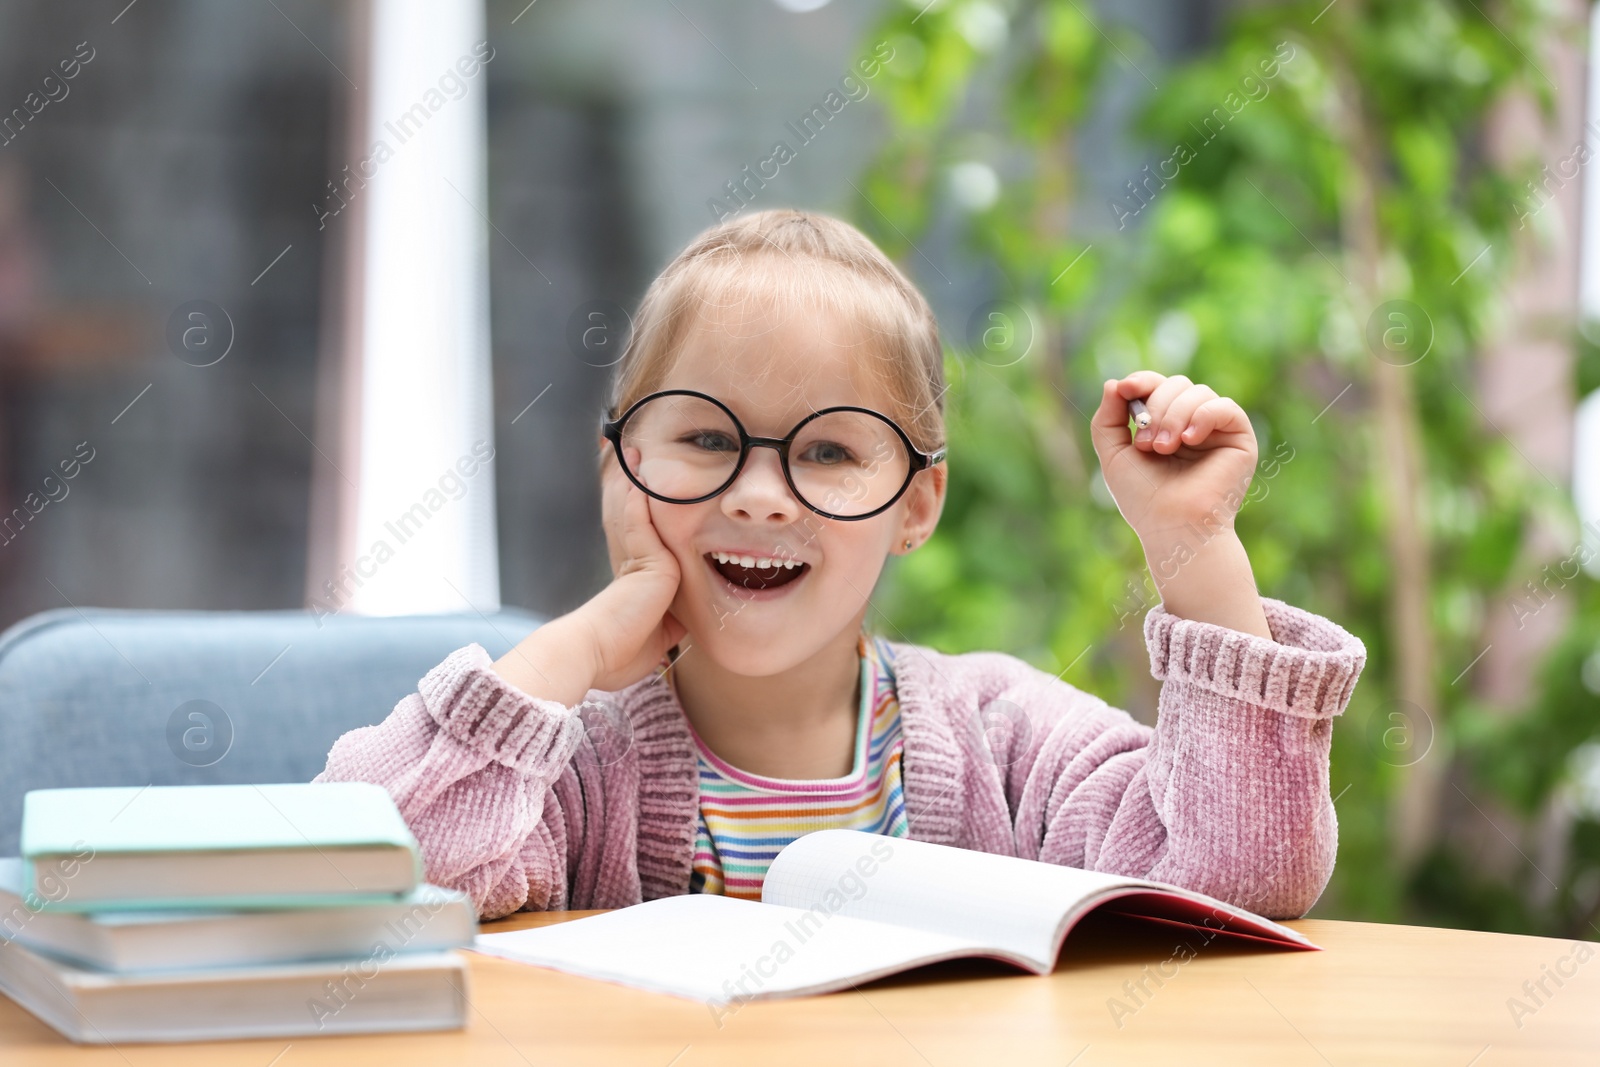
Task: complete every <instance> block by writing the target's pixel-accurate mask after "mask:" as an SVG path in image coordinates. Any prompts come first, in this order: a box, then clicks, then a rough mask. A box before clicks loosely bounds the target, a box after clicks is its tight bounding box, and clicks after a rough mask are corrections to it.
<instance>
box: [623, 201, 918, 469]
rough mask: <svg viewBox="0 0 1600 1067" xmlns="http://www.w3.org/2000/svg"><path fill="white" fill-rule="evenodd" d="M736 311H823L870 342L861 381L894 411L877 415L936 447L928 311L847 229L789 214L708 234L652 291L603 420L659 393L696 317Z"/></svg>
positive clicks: (896, 272)
mask: <svg viewBox="0 0 1600 1067" xmlns="http://www.w3.org/2000/svg"><path fill="white" fill-rule="evenodd" d="M744 299H753V300H754V301H756V302H760V303H764V304H765V305H767V306H778V305H780V304H784V303H788V304H793V305H799V306H800V307H802V308H805V309H807V310H824V309H825V310H828V311H832V312H835V313H838V314H841V315H842V316H843V317H844V318H845V320H846V321H848V322H850V323H852V324H853V325H856V326H858V327H860V328H862V329H863V331H864V332H866V333H867V334H868V335H870V336H871V337H873V338H874V339H875V341H876V344H873V345H869V346H867V347H868V349H869V352H868V355H869V357H871V358H868V359H866V360H864V364H865V369H866V370H867V371H868V372H869V373H872V374H874V375H876V377H877V378H878V380H879V381H881V382H882V383H883V384H884V385H885V386H886V387H887V392H888V394H889V396H890V397H891V398H892V400H893V405H892V406H893V410H891V411H889V412H886V414H888V415H890V416H891V417H892V418H894V420H895V421H896V422H898V423H899V424H900V426H901V428H902V429H904V430H905V432H906V434H907V436H909V437H910V438H911V441H912V443H913V444H915V445H916V446H917V447H918V448H920V449H922V450H924V451H932V450H934V449H936V448H938V447H940V446H942V445H943V444H944V443H945V441H944V393H945V384H944V351H943V349H942V347H941V346H940V343H939V325H938V323H937V322H936V321H935V319H934V317H933V311H932V309H931V308H930V307H929V306H928V302H927V300H926V299H924V298H923V296H922V294H921V293H920V292H918V291H917V288H916V286H914V285H912V284H911V282H910V281H909V280H908V279H907V278H906V276H905V275H904V274H903V273H901V271H900V269H899V268H898V267H896V266H895V265H894V263H893V262H892V261H890V259H889V257H888V256H885V255H884V254H883V252H882V251H881V250H880V249H879V248H878V246H877V245H875V244H873V243H872V241H871V240H870V239H869V238H868V237H867V236H866V235H865V234H863V233H862V232H861V231H860V230H858V229H856V228H855V227H854V226H851V225H850V224H849V223H847V222H843V221H841V220H839V219H836V218H833V217H831V216H828V215H819V214H814V213H811V212H804V211H795V210H792V209H788V208H783V209H775V210H769V211H761V212H757V213H755V214H752V215H748V216H745V217H742V218H737V219H733V220H730V221H728V222H725V223H722V224H720V225H717V226H713V227H711V228H710V229H708V230H705V231H704V232H702V233H701V234H700V235H699V236H698V237H696V238H695V239H694V240H693V241H691V242H689V245H688V247H687V248H685V249H684V250H683V251H682V252H680V253H678V256H677V258H675V259H674V260H673V261H672V262H671V263H669V264H667V267H666V269H665V270H663V271H662V272H661V274H660V275H659V276H657V277H656V279H655V281H653V282H651V283H650V288H649V289H647V290H646V291H645V294H644V299H643V300H642V301H640V304H639V312H638V314H637V315H636V316H635V318H634V323H633V336H632V337H631V338H630V339H629V342H628V347H627V349H626V350H625V351H624V353H623V356H622V359H621V360H619V361H618V363H617V369H616V372H615V374H614V376H613V377H612V380H611V393H610V398H609V404H610V414H611V416H612V417H616V416H618V415H620V414H622V413H623V412H624V411H626V410H627V409H628V408H629V407H630V406H631V405H632V404H634V403H635V402H637V401H638V400H640V399H641V398H643V397H644V396H646V395H648V394H649V393H651V392H653V391H655V390H656V389H659V388H660V387H661V383H662V382H663V381H664V380H665V379H666V376H667V373H668V371H669V370H670V369H671V366H672V361H673V359H674V357H675V356H676V355H677V353H678V350H679V347H680V345H681V343H682V341H683V338H684V336H685V335H686V334H687V333H688V328H689V326H690V325H691V324H692V323H693V322H694V320H695V318H696V317H697V316H698V315H699V314H700V313H701V312H702V311H703V310H704V309H706V308H707V307H716V308H726V307H729V306H732V305H733V304H736V303H738V302H739V301H741V300H744Z"/></svg>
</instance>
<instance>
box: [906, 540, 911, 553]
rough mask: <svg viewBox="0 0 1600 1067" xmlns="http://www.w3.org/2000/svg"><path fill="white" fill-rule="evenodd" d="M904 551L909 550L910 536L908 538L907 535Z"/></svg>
mask: <svg viewBox="0 0 1600 1067" xmlns="http://www.w3.org/2000/svg"><path fill="white" fill-rule="evenodd" d="M906 551H907V552H910V551H911V538H909V537H908V538H906Z"/></svg>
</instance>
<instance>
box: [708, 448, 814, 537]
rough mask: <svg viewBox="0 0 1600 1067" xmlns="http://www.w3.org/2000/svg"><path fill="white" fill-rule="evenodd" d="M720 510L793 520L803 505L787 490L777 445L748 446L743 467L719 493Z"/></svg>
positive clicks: (744, 516)
mask: <svg viewBox="0 0 1600 1067" xmlns="http://www.w3.org/2000/svg"><path fill="white" fill-rule="evenodd" d="M720 499H721V501H722V511H723V514H725V515H728V516H730V517H733V518H741V519H755V520H756V521H758V522H759V521H763V520H769V521H773V522H784V523H789V522H794V521H796V520H797V519H798V518H799V517H800V512H801V510H802V505H801V504H800V502H799V501H798V500H796V499H795V498H794V494H793V493H791V492H790V491H789V483H788V482H787V481H785V480H784V477H783V463H782V461H781V460H780V459H779V458H778V452H777V449H774V448H765V447H760V446H757V447H755V448H752V449H751V450H750V455H749V457H748V458H746V459H745V461H744V469H743V470H741V471H740V472H739V476H738V477H737V478H735V479H734V480H733V484H732V485H730V486H728V488H727V490H726V491H725V492H724V493H723V494H722V496H721V498H720Z"/></svg>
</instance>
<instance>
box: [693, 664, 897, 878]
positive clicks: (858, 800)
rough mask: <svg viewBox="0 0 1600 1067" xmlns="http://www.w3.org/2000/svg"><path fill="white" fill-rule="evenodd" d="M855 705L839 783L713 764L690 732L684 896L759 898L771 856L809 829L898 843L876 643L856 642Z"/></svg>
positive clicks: (889, 696)
mask: <svg viewBox="0 0 1600 1067" xmlns="http://www.w3.org/2000/svg"><path fill="white" fill-rule="evenodd" d="M857 650H858V652H859V654H860V656H861V688H860V693H861V701H860V710H859V712H858V713H857V715H856V744H855V759H854V761H853V763H852V764H851V770H850V773H849V774H847V775H845V776H844V777H843V778H768V777H766V776H765V775H760V774H751V773H750V772H748V771H741V770H740V769H739V768H737V767H735V766H733V765H732V764H729V763H727V762H725V761H723V760H721V759H719V758H718V757H717V756H716V754H715V753H713V752H712V751H711V750H710V749H708V748H707V747H706V746H705V743H704V742H702V741H701V740H700V736H699V734H695V733H694V730H693V727H691V728H690V733H691V734H692V735H693V737H694V743H695V749H696V753H697V757H696V762H697V764H698V766H699V770H700V816H699V822H698V827H697V830H696V833H695V846H694V869H693V872H692V874H691V875H690V878H689V892H691V893H720V894H723V895H725V896H730V897H743V898H746V899H749V900H760V899H761V883H762V880H763V879H765V877H766V874H767V867H768V865H769V864H771V863H772V860H773V857H775V856H776V855H777V854H778V852H779V851H780V850H781V849H782V848H783V847H784V846H785V845H787V844H788V843H789V842H791V841H793V840H794V839H795V838H797V837H799V836H801V835H802V834H808V833H811V832H813V831H815V830H831V829H847V830H866V831H869V832H871V833H875V834H886V835H888V836H890V837H905V836H907V833H908V831H909V827H908V824H907V822H906V807H905V794H904V792H903V790H902V788H901V782H900V764H901V751H902V747H903V746H902V743H901V737H900V704H899V702H898V701H897V700H896V698H895V685H894V667H893V663H894V660H893V654H892V652H891V651H890V649H889V646H888V643H887V642H886V641H884V639H883V638H881V637H876V636H868V635H867V634H862V635H861V640H860V642H859V643H858V645H857Z"/></svg>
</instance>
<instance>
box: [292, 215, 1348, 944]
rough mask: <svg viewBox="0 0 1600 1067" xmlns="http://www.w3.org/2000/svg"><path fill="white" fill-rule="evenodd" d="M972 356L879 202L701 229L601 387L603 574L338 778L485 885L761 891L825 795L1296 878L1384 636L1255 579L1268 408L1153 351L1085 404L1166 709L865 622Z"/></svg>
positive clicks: (888, 813) (368, 740)
mask: <svg viewBox="0 0 1600 1067" xmlns="http://www.w3.org/2000/svg"><path fill="white" fill-rule="evenodd" d="M944 392H945V385H944V376H943V353H942V350H941V347H940V343H939V336H938V330H937V327H936V325H935V322H934V318H933V314H932V312H931V311H930V310H929V307H928V304H927V302H926V301H925V300H924V299H923V297H922V295H921V294H920V293H919V292H918V291H917V290H916V288H915V287H913V286H912V284H911V283H910V282H909V281H908V280H907V279H906V278H905V276H904V275H903V274H902V273H901V272H900V271H899V270H898V269H897V268H896V267H895V266H894V265H893V264H892V263H891V262H890V261H889V260H888V259H887V258H886V257H885V256H884V255H883V253H882V252H881V251H879V250H878V248H877V247H875V246H874V245H873V244H872V242H871V241H869V240H868V239H867V238H866V237H865V236H863V235H862V234H861V233H860V232H859V231H857V230H855V229H854V228H852V227H851V226H849V225H847V224H845V223H843V222H840V221H838V220H836V219H832V218H829V217H826V216H822V215H816V214H810V213H802V212H797V211H789V210H779V211H767V212H762V213H759V214H752V215H749V216H746V217H743V218H739V219H736V220H733V221H730V222H727V223H725V224H723V225H720V226H717V227H715V228H713V229H711V230H708V231H706V232H705V233H703V234H701V235H700V236H699V237H698V238H696V239H695V240H694V242H693V243H691V244H690V245H689V247H688V248H686V249H685V250H684V251H683V252H682V254H680V255H679V256H678V257H677V258H676V259H675V260H674V261H673V262H672V263H671V264H670V265H668V267H667V268H666V270H665V271H663V272H662V274H661V276H660V277H658V278H657V279H656V280H655V281H654V283H653V284H652V285H651V286H650V288H649V290H648V291H647V292H646V294H645V297H644V300H643V302H642V304H641V306H640V308H639V314H638V317H637V321H636V323H635V329H634V336H633V339H632V341H631V343H630V344H629V347H628V349H627V352H626V354H625V355H624V357H623V359H622V360H621V361H620V363H619V364H618V367H617V372H616V377H615V380H614V382H613V387H612V395H611V405H610V409H609V411H608V412H607V414H606V418H605V419H604V420H603V426H602V436H601V437H600V439H599V446H600V462H601V470H602V475H601V476H602V482H603V486H604V494H603V496H604V500H603V507H602V512H603V524H604V527H605V534H606V543H607V545H608V548H609V551H610V556H611V566H612V572H613V574H614V578H613V580H612V581H611V583H610V584H609V585H608V586H607V587H606V588H605V589H603V590H601V591H600V592H599V593H598V594H597V595H596V596H595V597H594V598H593V599H591V600H590V601H589V602H588V603H586V604H584V605H583V606H582V607H580V608H578V609H577V610H575V611H573V612H571V613H569V614H567V615H563V616H561V617H560V618H558V619H555V620H553V621H551V622H549V623H546V624H545V625H543V626H541V627H540V628H539V629H537V630H535V631H534V632H533V633H531V634H529V635H528V636H527V637H526V638H524V639H523V640H522V642H521V643H520V644H518V645H517V646H516V647H515V648H514V649H512V650H511V652H509V653H508V654H507V655H505V656H503V657H501V658H500V659H498V660H494V661H491V660H490V659H489V656H488V655H487V654H486V653H485V651H484V650H483V648H482V647H481V646H479V645H476V644H472V645H468V646H466V647H465V648H461V649H458V650H456V651H455V652H452V653H451V654H450V655H449V656H448V657H446V658H445V660H444V662H442V663H440V664H439V665H438V666H437V667H435V668H433V669H432V670H430V671H429V672H428V673H427V675H425V676H424V677H423V678H422V680H421V681H420V683H419V684H418V687H417V692H416V693H414V694H412V695H410V696H408V697H406V698H405V699H404V700H402V701H401V702H400V703H399V704H398V705H397V706H396V707H395V709H394V711H393V712H392V713H391V714H390V715H389V717H388V718H387V719H385V720H384V721H383V722H381V723H379V724H378V725H376V726H367V727H362V728H360V729H357V730H352V731H351V732H350V733H347V734H345V735H344V736H343V737H341V738H340V739H339V740H338V741H337V742H336V743H335V744H334V747H333V750H332V752H331V753H329V756H328V764H327V767H326V769H324V771H323V772H322V774H320V775H318V779H317V780H319V781H344V780H364V781H372V782H378V783H381V784H382V785H384V786H385V787H386V788H387V789H388V790H389V792H390V793H391V794H392V795H393V797H394V799H395V801H396V803H397V804H398V805H399V808H400V811H401V813H402V814H403V815H404V816H405V819H406V821H407V823H409V824H410V826H411V828H412V830H413V831H414V833H415V834H416V836H417V839H418V841H419V842H420V844H421V847H422V854H423V858H424V865H425V871H426V876H427V879H428V880H429V881H431V882H435V883H437V884H441V885H446V886H452V887H456V888H459V889H461V890H463V891H465V892H466V893H468V894H469V895H470V896H471V897H472V899H473V901H474V902H475V903H476V905H477V908H478V911H479V913H480V914H481V915H482V916H483V917H484V918H485V919H492V918H497V917H499V916H502V915H505V914H508V913H510V912H513V911H516V910H519V909H566V908H616V907H623V906H626V905H629V904H635V903H638V902H639V901H641V900H648V899H652V898H655V897H662V896H669V895H672V894H679V893H694V892H703V893H725V894H728V895H730V896H740V897H749V898H756V899H759V897H760V892H761V882H762V878H763V876H764V874H765V872H766V869H767V865H768V863H769V862H770V861H771V859H772V857H773V856H774V855H776V854H777V852H778V851H779V850H780V849H781V848H782V847H783V846H784V845H785V844H787V843H788V842H790V841H792V840H794V839H795V838H796V837H798V836H800V835H801V834H805V833H809V832H812V831H814V830H821V829H827V828H832V827H845V828H853V829H858V830H866V831H870V832H873V833H879V834H887V835H890V836H894V837H911V838H916V839H918V840H923V841H934V842H938V843H940V844H945V845H954V846H957V847H960V848H971V849H979V850H982V851H986V852H996V853H1001V854H1004V855H1011V856H1022V857H1026V858H1028V859H1034V860H1042V861H1044V862H1046V863H1059V864H1067V865H1070V866H1074V867H1082V868H1087V869H1089V870H1098V871H1107V872H1112V873H1117V874H1124V875H1133V876H1139V877H1146V878H1152V879H1157V880H1160V881H1165V882H1173V883H1176V884H1178V885H1182V886H1186V887H1188V888H1191V889H1195V890H1199V891H1201V892H1204V893H1209V894H1211V895H1213V896H1216V897H1220V898H1222V899H1223V900H1226V901H1229V902H1231V903H1235V904H1239V905H1241V906H1243V907H1247V908H1251V909H1253V910H1255V911H1258V912H1260V913H1262V914H1264V915H1267V916H1269V917H1279V918H1281V917H1293V916H1298V915H1301V914H1304V913H1305V911H1306V910H1307V909H1308V908H1310V906H1311V905H1312V903H1314V902H1315V901H1316V899H1317V896H1318V895H1319V894H1320V893H1321V891H1322V888H1323V886H1324V885H1325V884H1326V882H1327V879H1328V876H1329V873H1330V872H1331V871H1332V868H1333V861H1334V851H1335V846H1336V838H1337V827H1336V823H1335V820H1334V811H1333V804H1332V802H1331V800H1330V799H1329V790H1328V747H1329V740H1330V734H1331V732H1332V725H1333V722H1332V720H1333V717H1334V716H1335V715H1338V714H1339V713H1340V712H1342V711H1343V710H1344V708H1345V705H1346V704H1347V702H1348V701H1349V699H1350V693H1351V690H1352V689H1353V688H1354V686H1355V683H1356V679H1357V677H1358V676H1359V675H1360V673H1361V668H1362V666H1363V665H1364V664H1365V662H1366V650H1365V648H1364V647H1363V646H1362V644H1361V642H1360V641H1358V640H1357V639H1356V638H1355V637H1353V636H1351V635H1350V634H1349V633H1347V632H1346V631H1345V630H1344V629H1342V628H1341V627H1339V626H1338V625H1336V624H1334V623H1332V622H1330V621H1328V620H1327V619H1324V618H1322V617H1320V616H1317V615H1314V614H1311V613H1310V612H1307V611H1304V610H1301V609H1299V608H1295V607H1291V606H1290V605H1288V604H1285V603H1283V602H1281V601H1278V600H1274V599H1271V598H1268V597H1262V596H1261V595H1259V594H1258V593H1257V591H1256V587H1255V581H1254V578H1253V575H1252V573H1251V569H1250V563H1249V560H1248V558H1247V556H1246V554H1245V551H1244V548H1243V546H1242V545H1241V544H1240V542H1239V539H1238V537H1237V536H1236V535H1235V533H1234V530H1233V517H1234V513H1235V512H1236V511H1237V510H1238V507H1239V504H1240V502H1241V501H1242V500H1243V499H1244V494H1245V491H1246V490H1247V489H1248V488H1249V485H1250V479H1251V475H1252V473H1253V471H1254V468H1255V464H1256V441H1255V435H1254V433H1253V432H1252V430H1251V427H1250V422H1249V420H1248V419H1247V418H1246V416H1245V414H1244V412H1243V411H1242V410H1241V409H1240V407H1239V405H1238V404H1236V403H1234V402H1233V401H1232V400H1228V399H1226V398H1223V397H1219V396H1217V394H1216V393H1215V392H1213V391H1212V390H1211V389H1209V388H1207V387H1205V386H1203V385H1197V384H1194V383H1192V382H1190V381H1189V379H1187V378H1184V377H1182V376H1181V375H1175V376H1172V377H1164V376H1162V375H1160V374H1157V373H1154V372H1152V371H1139V372H1137V373H1134V374H1130V375H1129V376H1127V377H1125V378H1122V379H1120V380H1109V381H1107V382H1105V383H1104V386H1103V388H1102V392H1101V398H1100V406H1099V409H1098V410H1097V411H1096V412H1095V413H1094V416H1093V419H1092V432H1093V437H1094V443H1095V448H1096V451H1097V452H1098V454H1099V457H1100V463H1101V468H1102V470H1103V472H1104V476H1105V480H1106V484H1107V486H1108V487H1109V488H1110V490H1111V493H1112V495H1113V497H1114V498H1115V500H1116V502H1117V506H1118V508H1119V509H1120V511H1121V513H1122V515H1123V517H1124V518H1125V519H1126V520H1127V521H1128V522H1129V524H1130V525H1132V526H1133V528H1134V530H1135V531H1136V532H1137V534H1138V535H1139V539H1140V542H1141V545H1142V546H1143V548H1144V551H1145V556H1146V559H1147V561H1148V562H1149V563H1150V567H1151V571H1152V573H1153V574H1154V575H1155V576H1156V580H1157V586H1158V591H1159V592H1160V594H1161V597H1162V603H1161V604H1160V605H1159V606H1157V607H1155V608H1153V609H1152V610H1151V611H1150V612H1149V614H1148V615H1147V616H1146V618H1145V622H1144V636H1145V642H1146V645H1147V646H1148V648H1149V653H1150V669H1151V673H1152V674H1153V675H1154V676H1155V677H1156V678H1157V679H1160V680H1161V681H1162V686H1161V695H1160V700H1159V706H1158V715H1157V723H1156V726H1155V728H1154V729H1151V728H1149V727H1146V726H1143V725H1141V724H1139V723H1137V722H1135V721H1134V720H1133V719H1132V718H1131V717H1130V716H1129V715H1128V714H1127V713H1125V712H1123V711H1120V710H1118V709H1116V708H1113V707H1110V706H1109V705H1107V704H1106V703H1105V702H1104V701H1102V700H1100V699H1098V698H1096V697H1094V696H1091V695H1089V694H1087V693H1084V692H1082V691H1080V690H1078V689H1076V688H1074V687H1073V686H1071V685H1069V684H1067V683H1066V682H1063V681H1061V680H1060V679H1059V678H1055V677H1051V676H1050V675H1048V674H1045V673H1043V672H1042V671H1039V670H1036V669H1035V668H1033V667H1031V666H1029V665H1028V664H1026V663H1024V662H1022V661H1021V660H1019V659H1016V658H1014V657H1012V656H1009V655H1005V654H1002V653H997V652H969V653H965V654H962V655H946V654H943V653H940V652H936V651H934V650H932V649H929V648H924V647H921V646H918V645H913V644H908V643H903V642H898V641H890V640H886V639H884V638H883V637H879V636H874V635H869V634H867V633H865V632H864V631H863V623H864V620H865V617H866V615H867V612H868V610H869V603H868V597H869V595H870V594H871V592H872V589H873V586H874V585H875V583H876V582H877V580H878V575H879V572H880V571H881V570H882V568H883V565H884V561H885V558H886V557H887V556H889V555H891V554H904V553H908V552H912V551H915V550H916V548H917V546H919V545H920V544H922V543H923V542H924V541H926V540H927V539H928V538H929V537H930V536H931V535H932V533H933V530H934V526H935V525H936V524H937V522H938V520H939V514H940V510H941V508H942V506H943V503H944V496H945V481H946V465H945V447H944V425H943V397H944ZM1134 399H1140V400H1142V401H1143V402H1144V403H1145V405H1146V407H1147V409H1148V412H1149V415H1150V417H1151V421H1150V425H1149V427H1148V428H1146V429H1140V430H1138V431H1137V432H1136V433H1135V434H1133V435H1131V437H1130V434H1129V428H1128V427H1129V414H1128V407H1127V403H1128V401H1130V400H1134ZM1201 531H1204V532H1205V533H1204V536H1203V537H1201V538H1200V539H1198V540H1197V539H1196V536H1195V535H1196V534H1197V533H1198V532H1201ZM1109 610H1110V609H1108V611H1109ZM586 726H587V727H588V728H586ZM996 727H1004V728H1003V729H997V728H996Z"/></svg>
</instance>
